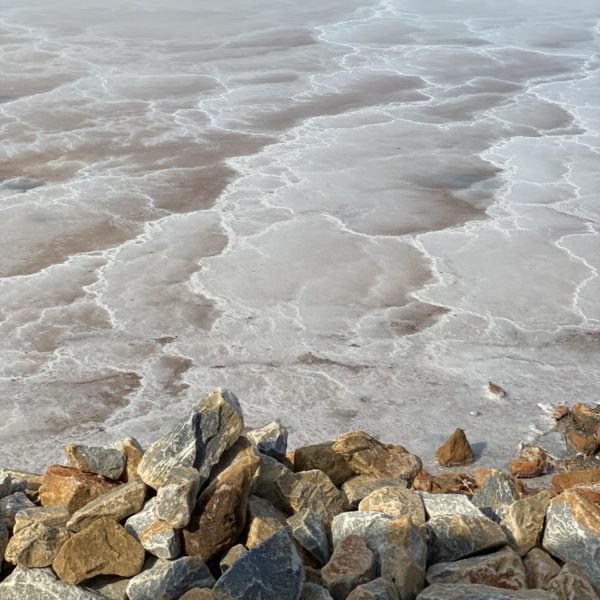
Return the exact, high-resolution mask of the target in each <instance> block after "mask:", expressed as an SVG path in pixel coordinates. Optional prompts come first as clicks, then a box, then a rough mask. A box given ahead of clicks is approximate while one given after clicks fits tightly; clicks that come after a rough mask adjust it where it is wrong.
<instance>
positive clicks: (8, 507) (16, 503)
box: [0, 492, 35, 529]
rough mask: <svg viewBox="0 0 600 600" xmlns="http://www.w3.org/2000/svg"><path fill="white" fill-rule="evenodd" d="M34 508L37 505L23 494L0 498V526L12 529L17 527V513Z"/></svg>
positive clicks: (17, 493) (18, 493)
mask: <svg viewBox="0 0 600 600" xmlns="http://www.w3.org/2000/svg"><path fill="white" fill-rule="evenodd" d="M34 506H35V504H34V503H33V502H32V501H31V500H30V499H29V498H28V497H27V496H26V495H25V494H24V493H23V492H16V493H14V494H11V495H10V496H5V497H4V498H0V525H2V524H4V525H6V526H7V527H8V528H9V529H12V528H13V527H14V526H15V518H16V516H17V513H18V512H19V511H21V510H24V509H26V508H32V507H34Z"/></svg>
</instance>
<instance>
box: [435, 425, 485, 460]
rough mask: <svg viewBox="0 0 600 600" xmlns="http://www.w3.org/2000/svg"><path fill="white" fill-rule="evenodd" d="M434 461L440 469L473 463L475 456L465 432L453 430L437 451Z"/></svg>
mask: <svg viewBox="0 0 600 600" xmlns="http://www.w3.org/2000/svg"><path fill="white" fill-rule="evenodd" d="M435 459H436V460H437V462H438V463H439V464H440V465H442V467H462V466H463V465H470V464H471V463H472V462H474V461H475V454H474V453H473V450H472V449H471V445H470V444H469V440H467V436H466V435H465V432H464V431H463V430H462V429H455V430H454V433H453V434H452V435H451V436H450V437H449V438H448V439H447V440H446V442H444V444H443V445H442V446H440V447H439V448H438V449H437V451H436V453H435Z"/></svg>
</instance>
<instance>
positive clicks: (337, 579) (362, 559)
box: [321, 535, 377, 600]
mask: <svg viewBox="0 0 600 600" xmlns="http://www.w3.org/2000/svg"><path fill="white" fill-rule="evenodd" d="M376 571H377V568H376V563H375V555H374V554H373V552H371V550H369V548H368V547H367V545H366V544H365V542H364V540H363V539H362V538H361V537H359V536H357V535H349V536H348V537H347V538H345V539H343V540H342V541H341V542H340V543H339V544H338V545H337V547H336V548H335V550H334V552H333V555H332V556H331V559H330V560H329V562H328V563H327V564H326V565H325V566H324V567H323V568H322V569H321V578H322V581H323V584H324V585H325V586H326V587H327V589H328V590H329V592H330V593H331V595H332V596H333V598H334V600H344V599H345V598H346V597H347V596H348V594H349V593H350V592H351V591H352V590H353V589H354V588H355V587H357V586H359V585H360V584H361V583H367V582H368V581H371V580H372V579H374V578H375V576H376Z"/></svg>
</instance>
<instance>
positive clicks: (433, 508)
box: [419, 492, 483, 519]
mask: <svg viewBox="0 0 600 600" xmlns="http://www.w3.org/2000/svg"><path fill="white" fill-rule="evenodd" d="M419 494H420V496H421V499H422V500H423V504H424V505H425V511H426V512H427V514H428V515H429V518H430V519H433V517H440V516H442V515H474V516H476V517H480V516H481V515H482V514H483V513H482V512H481V511H480V510H479V509H478V508H477V507H476V506H475V505H474V504H473V503H472V502H471V500H470V499H469V497H468V496H463V495H462V494H430V493H428V492H419Z"/></svg>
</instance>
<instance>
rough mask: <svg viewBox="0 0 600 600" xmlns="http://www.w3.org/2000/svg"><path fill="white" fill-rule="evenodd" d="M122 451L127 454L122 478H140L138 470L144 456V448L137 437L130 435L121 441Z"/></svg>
mask: <svg viewBox="0 0 600 600" xmlns="http://www.w3.org/2000/svg"><path fill="white" fill-rule="evenodd" d="M121 452H122V453H123V454H124V455H125V471H123V475H122V477H121V478H122V479H123V481H125V482H128V481H135V480H136V479H139V478H140V476H139V474H138V472H137V470H138V465H139V464H140V460H142V456H144V449H143V448H142V446H141V445H140V443H139V442H138V441H137V440H136V439H135V438H131V437H128V438H125V439H124V440H123V441H122V442H121Z"/></svg>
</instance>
